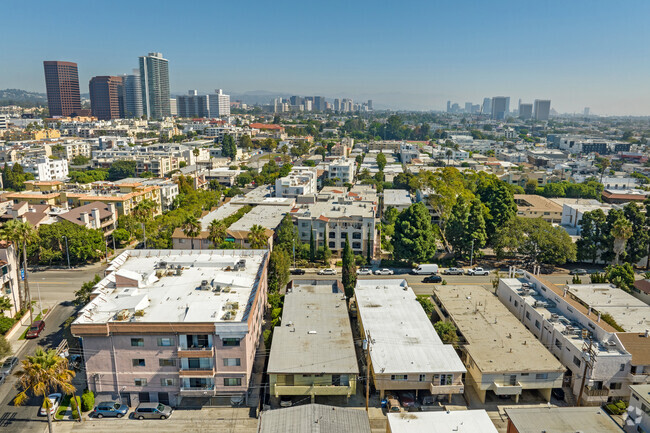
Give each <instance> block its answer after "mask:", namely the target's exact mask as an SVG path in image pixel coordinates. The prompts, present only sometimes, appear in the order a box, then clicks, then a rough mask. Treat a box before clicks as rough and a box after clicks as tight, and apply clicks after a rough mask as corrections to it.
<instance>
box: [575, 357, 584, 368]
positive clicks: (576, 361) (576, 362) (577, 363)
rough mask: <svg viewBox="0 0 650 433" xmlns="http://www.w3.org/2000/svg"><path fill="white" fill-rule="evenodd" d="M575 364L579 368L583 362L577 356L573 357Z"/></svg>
mask: <svg viewBox="0 0 650 433" xmlns="http://www.w3.org/2000/svg"><path fill="white" fill-rule="evenodd" d="M573 363H574V364H575V365H576V366H577V367H580V365H581V364H582V361H580V360H579V359H578V357H577V356H574V357H573Z"/></svg>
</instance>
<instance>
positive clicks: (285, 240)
mask: <svg viewBox="0 0 650 433" xmlns="http://www.w3.org/2000/svg"><path fill="white" fill-rule="evenodd" d="M276 234H277V241H276V242H275V244H274V246H273V248H274V249H275V248H282V249H284V250H285V251H286V252H288V253H290V252H292V251H293V247H294V245H300V241H299V240H298V229H297V228H296V226H295V225H294V224H293V219H292V218H291V214H289V213H287V214H286V215H285V216H284V218H282V222H281V223H280V226H279V227H278V229H277V232H276Z"/></svg>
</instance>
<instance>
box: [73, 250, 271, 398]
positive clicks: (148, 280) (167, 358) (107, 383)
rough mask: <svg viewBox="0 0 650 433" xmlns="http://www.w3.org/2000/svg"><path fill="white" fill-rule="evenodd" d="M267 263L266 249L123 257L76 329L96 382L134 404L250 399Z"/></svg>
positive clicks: (95, 387) (92, 385)
mask: <svg viewBox="0 0 650 433" xmlns="http://www.w3.org/2000/svg"><path fill="white" fill-rule="evenodd" d="M267 265H268V251H267V250H247V251H240V250H210V251H203V252H199V251H174V250H127V251H125V252H124V253H122V254H120V255H119V256H118V257H116V258H115V259H114V260H113V261H112V262H111V265H110V266H109V267H108V269H107V270H106V272H107V275H106V276H105V277H104V279H102V280H101V281H100V282H99V283H98V284H97V285H96V286H95V287H94V290H93V293H92V295H91V301H90V302H89V303H88V304H87V305H86V306H85V307H84V308H83V309H82V310H81V311H80V312H79V315H78V317H77V319H76V320H75V321H74V322H73V323H72V325H71V328H70V329H71V332H72V334H73V335H74V336H75V337H78V338H80V339H81V340H82V342H83V346H82V347H83V354H84V362H85V368H84V371H85V374H86V380H87V383H88V388H89V389H90V390H92V391H93V392H95V393H97V394H100V395H103V396H105V397H104V398H116V397H118V396H119V397H121V398H122V399H123V401H126V403H127V404H128V405H130V406H135V405H137V404H138V403H141V402H146V401H158V402H161V403H165V404H170V405H172V406H175V405H178V404H179V403H180V401H181V400H182V399H183V398H185V397H195V398H200V399H203V401H204V402H207V401H208V400H209V399H210V398H211V397H215V396H232V395H242V396H244V395H247V390H248V389H249V386H252V385H253V384H252V374H251V372H252V367H253V363H254V361H255V353H256V349H257V345H258V342H259V339H260V335H261V332H262V317H263V312H264V306H265V305H266V296H267V285H266V283H267V282H266V278H267ZM257 385H259V384H257Z"/></svg>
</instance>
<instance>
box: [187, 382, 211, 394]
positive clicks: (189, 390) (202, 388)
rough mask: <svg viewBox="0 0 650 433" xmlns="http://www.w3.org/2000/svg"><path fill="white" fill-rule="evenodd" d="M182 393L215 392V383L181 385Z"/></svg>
mask: <svg viewBox="0 0 650 433" xmlns="http://www.w3.org/2000/svg"><path fill="white" fill-rule="evenodd" d="M181 394H183V395H195V396H201V395H205V394H210V395H211V394H214V384H212V385H203V386H181Z"/></svg>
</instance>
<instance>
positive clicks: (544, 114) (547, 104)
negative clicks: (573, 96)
mask: <svg viewBox="0 0 650 433" xmlns="http://www.w3.org/2000/svg"><path fill="white" fill-rule="evenodd" d="M534 111H535V114H534V116H535V120H548V116H549V114H550V113H551V101H550V100H548V99H535V110H534Z"/></svg>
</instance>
